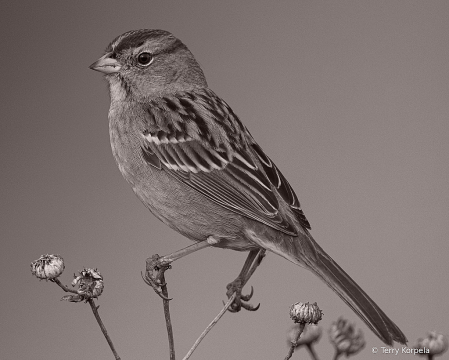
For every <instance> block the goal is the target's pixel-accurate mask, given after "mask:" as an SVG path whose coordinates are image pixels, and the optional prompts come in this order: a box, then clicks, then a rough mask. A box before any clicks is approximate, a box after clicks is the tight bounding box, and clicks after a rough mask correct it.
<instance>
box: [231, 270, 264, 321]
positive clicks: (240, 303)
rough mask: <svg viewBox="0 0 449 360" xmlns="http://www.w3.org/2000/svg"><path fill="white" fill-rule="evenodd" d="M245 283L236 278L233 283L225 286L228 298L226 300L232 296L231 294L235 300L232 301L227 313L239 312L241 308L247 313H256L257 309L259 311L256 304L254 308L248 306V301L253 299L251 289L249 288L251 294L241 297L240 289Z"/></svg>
mask: <svg viewBox="0 0 449 360" xmlns="http://www.w3.org/2000/svg"><path fill="white" fill-rule="evenodd" d="M244 284H245V282H244V281H243V280H242V279H241V278H239V277H238V278H237V279H235V280H234V281H233V282H231V283H229V284H228V285H227V286H226V289H227V291H226V296H227V297H228V299H229V298H230V297H231V296H232V294H234V293H235V294H236V296H235V300H234V301H233V303H232V304H231V306H230V307H229V309H228V310H229V311H230V312H233V313H236V312H239V311H240V310H241V309H242V308H243V309H245V310H248V311H256V310H257V309H259V307H260V304H258V305H257V306H254V305H252V304H249V303H248V301H249V300H251V298H252V297H253V294H254V290H253V287H252V286H251V292H250V293H249V294H248V295H243V294H242V289H243V286H244Z"/></svg>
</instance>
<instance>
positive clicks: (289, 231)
mask: <svg viewBox="0 0 449 360" xmlns="http://www.w3.org/2000/svg"><path fill="white" fill-rule="evenodd" d="M90 68H91V69H93V70H97V71H99V72H101V73H103V74H104V76H105V78H106V80H107V83H108V85H109V92H110V98H111V104H110V108H109V115H108V117H109V133H110V140H111V147H112V153H113V155H114V158H115V161H116V163H117V165H118V168H119V170H120V172H121V173H122V175H123V177H124V178H125V179H126V181H127V182H128V183H129V184H130V185H131V187H132V189H133V190H134V192H135V194H136V195H137V196H138V197H139V199H140V200H141V201H142V203H143V204H144V205H145V206H146V207H147V208H148V209H149V210H150V211H151V212H152V213H153V215H154V216H156V217H157V218H158V219H159V220H161V221H162V222H163V223H165V224H166V225H168V226H169V227H170V228H172V229H174V230H176V231H177V232H179V233H180V234H182V235H184V236H185V237H187V238H189V239H190V240H193V241H194V242H196V243H198V244H202V243H205V242H206V241H207V242H208V243H210V244H213V245H214V246H216V247H220V248H225V249H232V250H237V251H249V256H248V260H247V263H248V261H249V260H250V261H249V263H250V262H251V261H252V260H254V258H255V257H256V255H257V254H259V253H260V252H261V251H265V250H268V251H271V252H273V253H275V254H278V255H280V256H282V257H283V258H285V259H287V260H289V261H291V262H292V263H294V264H296V265H299V266H302V267H305V268H306V269H308V270H310V271H312V272H313V273H314V274H315V275H317V276H318V277H319V278H320V279H321V280H323V281H324V282H325V283H326V284H327V285H328V286H329V287H330V288H331V289H332V290H334V291H335V292H336V293H337V294H338V296H340V298H341V299H342V300H343V301H344V302H345V303H346V304H347V305H348V306H349V307H350V308H351V309H352V310H353V311H354V312H355V313H356V314H357V315H358V316H359V317H360V318H361V319H362V320H363V321H364V322H365V323H366V325H367V326H368V327H369V328H370V329H371V330H372V331H373V332H374V333H375V334H376V335H377V336H378V337H379V338H380V339H381V340H382V341H383V342H385V343H386V344H388V345H392V343H393V341H397V342H399V343H402V344H405V343H406V342H407V338H406V337H405V335H404V334H403V333H402V331H401V330H400V329H399V327H398V326H396V324H395V323H394V322H393V321H392V320H390V318H389V317H388V316H387V315H386V314H385V313H384V312H383V311H382V310H381V309H380V308H379V306H377V305H376V303H375V302H374V301H373V300H372V299H371V298H370V297H369V296H368V295H367V294H366V293H365V292H364V291H363V290H362V289H361V288H360V287H359V285H357V284H356V283H355V281H354V280H352V279H351V277H350V276H349V275H348V274H347V273H346V272H345V271H344V270H343V269H342V268H341V267H340V266H339V265H338V264H337V263H336V262H335V261H334V260H333V259H332V258H331V257H330V256H329V255H328V254H327V253H326V252H325V251H324V250H323V249H322V248H321V246H319V245H318V244H317V242H316V241H315V240H314V239H313V237H312V235H311V234H310V232H309V230H310V229H311V228H310V224H309V222H308V220H307V218H306V217H305V215H304V212H303V210H302V209H301V207H300V203H299V201H298V198H297V196H296V194H295V192H294V191H293V189H292V187H291V186H290V184H289V183H288V181H287V180H286V178H285V177H284V176H283V175H282V173H281V172H280V171H279V169H278V168H277V166H276V165H275V164H274V163H273V161H272V160H271V159H270V158H269V157H268V156H267V155H266V154H265V152H264V151H263V150H262V149H261V147H260V146H259V145H258V144H257V142H256V141H255V140H254V138H253V137H252V135H251V134H250V132H249V131H248V129H247V128H246V127H245V126H244V125H243V124H242V122H241V121H240V120H239V118H238V117H237V115H236V114H235V113H234V112H233V111H232V109H231V108H230V106H229V105H228V104H227V103H226V102H225V101H224V100H222V99H221V98H220V97H218V96H217V95H216V94H215V93H214V92H213V91H212V90H211V89H210V88H209V87H208V85H207V82H206V78H205V76H204V73H203V71H202V69H201V67H200V66H199V64H198V62H197V61H196V60H195V58H194V56H193V55H192V53H191V52H190V50H189V49H188V48H187V46H186V45H184V44H183V43H182V42H181V41H180V40H179V39H177V38H176V37H175V36H173V35H172V34H171V33H169V32H167V31H164V30H148V29H143V30H133V31H128V32H126V33H124V34H122V35H120V36H118V37H117V38H115V39H114V40H113V41H112V42H111V43H110V44H109V45H108V47H107V48H106V51H105V53H104V55H103V56H102V57H101V58H100V59H98V60H97V61H96V62H95V63H93V64H92V65H91V66H90ZM211 239H212V240H213V241H211ZM247 263H245V267H246V270H248V269H247V268H248V264H247ZM242 271H243V270H242ZM242 298H244V297H243V296H242ZM246 299H247V298H244V300H246Z"/></svg>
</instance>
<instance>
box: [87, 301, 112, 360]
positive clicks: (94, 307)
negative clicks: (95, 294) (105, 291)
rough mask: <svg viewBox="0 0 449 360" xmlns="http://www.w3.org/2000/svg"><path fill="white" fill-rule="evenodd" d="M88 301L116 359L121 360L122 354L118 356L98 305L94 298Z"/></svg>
mask: <svg viewBox="0 0 449 360" xmlns="http://www.w3.org/2000/svg"><path fill="white" fill-rule="evenodd" d="M87 302H88V303H89V305H90V307H91V309H92V312H93V313H94V316H95V319H97V322H98V325H100V329H101V331H102V332H103V335H104V337H105V338H106V341H107V342H108V344H109V347H110V348H111V350H112V353H113V354H114V356H115V359H116V360H120V356H118V354H117V351H115V348H114V344H113V343H112V340H111V338H110V337H109V335H108V332H107V330H106V327H105V326H104V324H103V321H101V318H100V314H99V313H98V307H97V306H96V305H95V302H94V299H92V298H90V299H88V300H87Z"/></svg>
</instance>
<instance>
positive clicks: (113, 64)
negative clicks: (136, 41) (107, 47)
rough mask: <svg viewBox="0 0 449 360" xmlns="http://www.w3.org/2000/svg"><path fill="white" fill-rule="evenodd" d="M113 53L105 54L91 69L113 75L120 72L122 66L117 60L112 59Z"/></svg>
mask: <svg viewBox="0 0 449 360" xmlns="http://www.w3.org/2000/svg"><path fill="white" fill-rule="evenodd" d="M111 55H112V53H107V54H104V55H103V56H102V57H101V58H99V59H98V60H97V61H95V62H94V63H93V64H92V65H91V66H89V68H90V69H92V70H96V71H100V72H102V73H104V74H113V73H116V72H119V71H120V69H121V66H120V64H119V63H118V61H117V60H116V59H113V58H111Z"/></svg>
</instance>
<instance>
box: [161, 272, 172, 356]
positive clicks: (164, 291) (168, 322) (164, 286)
mask: <svg viewBox="0 0 449 360" xmlns="http://www.w3.org/2000/svg"><path fill="white" fill-rule="evenodd" d="M165 269H167V268H165ZM164 272H165V271H163V272H162V274H161V275H160V279H161V283H162V285H161V291H162V295H164V297H165V299H162V303H163V305H164V315H165V325H166V326H167V335H168V345H169V348H170V360H175V342H174V340H173V328H172V325H171V319H170V300H168V290H167V284H166V283H165V276H164Z"/></svg>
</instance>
